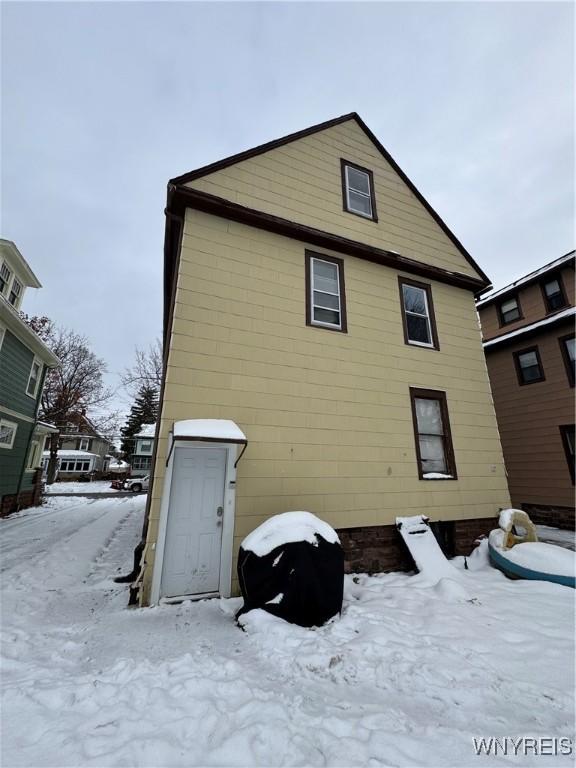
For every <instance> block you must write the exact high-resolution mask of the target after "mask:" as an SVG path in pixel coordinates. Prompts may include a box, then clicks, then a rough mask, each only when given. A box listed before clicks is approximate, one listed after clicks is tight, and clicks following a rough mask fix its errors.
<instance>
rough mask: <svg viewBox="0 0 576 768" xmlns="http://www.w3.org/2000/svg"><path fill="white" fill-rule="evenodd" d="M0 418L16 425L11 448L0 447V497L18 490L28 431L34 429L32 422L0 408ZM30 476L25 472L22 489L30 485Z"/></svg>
mask: <svg viewBox="0 0 576 768" xmlns="http://www.w3.org/2000/svg"><path fill="white" fill-rule="evenodd" d="M0 418H3V419H6V420H7V421H11V422H13V423H15V424H17V425H18V428H17V430H16V437H15V439H14V446H13V447H12V449H10V450H8V449H7V448H0V497H2V496H5V495H7V494H13V493H16V492H17V491H18V484H19V482H20V476H21V473H22V469H23V467H24V462H25V461H26V456H27V451H28V443H29V439H30V433H31V432H32V430H33V429H34V424H32V423H31V422H29V421H23V420H21V419H17V418H15V417H14V416H10V415H9V414H7V413H4V412H3V411H2V409H1V408H0ZM30 477H31V476H28V475H27V474H26V473H25V475H24V478H23V483H22V490H26V488H29V487H30V485H31V482H30Z"/></svg>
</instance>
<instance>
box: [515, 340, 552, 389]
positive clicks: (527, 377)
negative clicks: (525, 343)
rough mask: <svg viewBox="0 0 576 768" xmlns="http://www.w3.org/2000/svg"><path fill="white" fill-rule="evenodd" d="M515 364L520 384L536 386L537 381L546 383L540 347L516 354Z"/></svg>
mask: <svg viewBox="0 0 576 768" xmlns="http://www.w3.org/2000/svg"><path fill="white" fill-rule="evenodd" d="M514 362H515V364H516V373H517V375H518V383H519V384H535V383H536V382H537V381H544V378H545V377H544V368H543V367H542V361H541V360H540V353H539V352H538V347H530V349H523V350H521V351H519V352H514Z"/></svg>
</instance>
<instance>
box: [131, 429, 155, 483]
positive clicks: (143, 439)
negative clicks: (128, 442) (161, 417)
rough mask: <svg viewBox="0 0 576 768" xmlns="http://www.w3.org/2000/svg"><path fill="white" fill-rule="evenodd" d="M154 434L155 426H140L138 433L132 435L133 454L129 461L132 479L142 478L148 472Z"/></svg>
mask: <svg viewBox="0 0 576 768" xmlns="http://www.w3.org/2000/svg"><path fill="white" fill-rule="evenodd" d="M155 434H156V424H142V428H141V429H140V432H139V433H138V434H137V435H134V453H133V454H132V458H131V460H130V464H131V465H132V477H144V475H147V474H148V473H149V472H150V467H151V466H152V454H153V453H154V435H155Z"/></svg>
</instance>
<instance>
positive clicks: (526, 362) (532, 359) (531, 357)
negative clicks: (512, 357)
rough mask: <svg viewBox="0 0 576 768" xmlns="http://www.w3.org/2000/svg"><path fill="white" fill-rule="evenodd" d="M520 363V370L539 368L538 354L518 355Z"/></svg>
mask: <svg viewBox="0 0 576 768" xmlns="http://www.w3.org/2000/svg"><path fill="white" fill-rule="evenodd" d="M518 362H519V363H520V368H531V367H532V366H536V367H538V357H537V356H536V352H525V353H524V354H523V355H518Z"/></svg>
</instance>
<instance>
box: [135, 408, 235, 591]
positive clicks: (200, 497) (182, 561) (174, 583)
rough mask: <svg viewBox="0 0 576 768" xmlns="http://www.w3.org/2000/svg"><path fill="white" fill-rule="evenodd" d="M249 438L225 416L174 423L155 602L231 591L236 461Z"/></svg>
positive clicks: (158, 547)
mask: <svg viewBox="0 0 576 768" xmlns="http://www.w3.org/2000/svg"><path fill="white" fill-rule="evenodd" d="M247 442H248V441H247V439H246V436H245V435H244V433H243V432H242V430H241V429H240V427H238V425H237V424H235V423H234V422H233V421H229V420H227V419H189V420H186V421H177V422H175V423H174V426H173V428H172V431H171V432H170V435H169V449H168V461H167V466H166V475H165V479H164V488H163V491H162V502H161V506H160V519H159V527H158V541H157V544H156V557H155V559H154V572H153V577H152V589H151V595H150V597H151V601H150V602H151V603H152V604H157V603H159V602H169V601H174V600H182V599H189V598H196V599H197V598H201V597H208V596H213V595H221V596H222V597H229V596H230V591H231V581H232V549H233V540H234V506H235V485H236V465H237V463H238V461H239V459H240V457H241V455H242V453H243V452H244V450H245V448H246V445H247Z"/></svg>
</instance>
